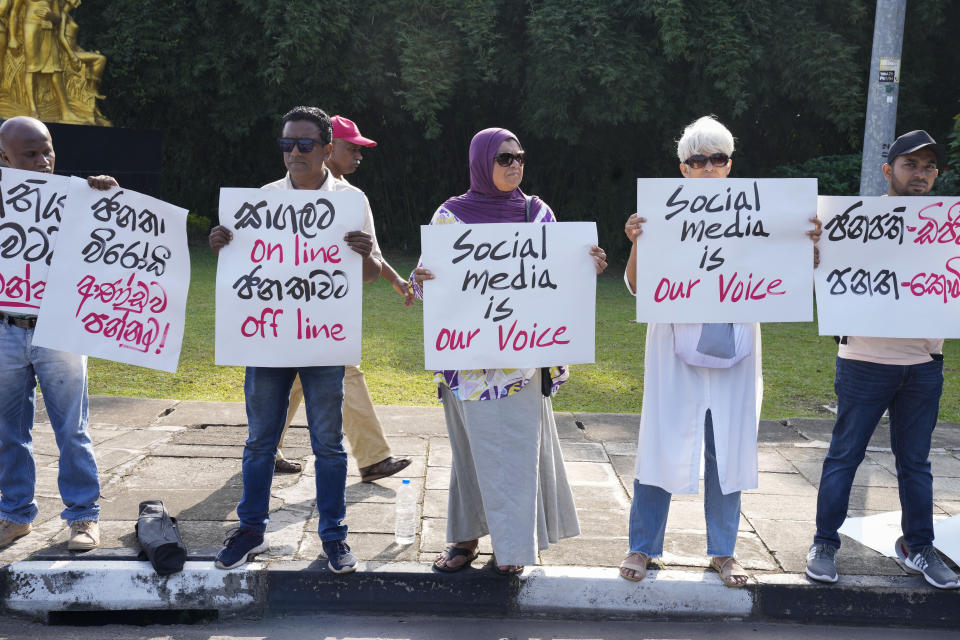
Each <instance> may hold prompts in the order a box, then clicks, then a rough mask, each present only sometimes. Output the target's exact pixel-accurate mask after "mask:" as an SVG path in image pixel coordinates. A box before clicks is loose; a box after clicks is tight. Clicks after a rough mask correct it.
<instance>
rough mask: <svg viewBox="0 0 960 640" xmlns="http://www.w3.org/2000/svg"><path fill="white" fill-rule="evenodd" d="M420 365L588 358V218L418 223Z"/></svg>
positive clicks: (592, 288)
mask: <svg viewBox="0 0 960 640" xmlns="http://www.w3.org/2000/svg"><path fill="white" fill-rule="evenodd" d="M420 239H421V247H422V251H423V255H422V260H423V266H424V267H426V268H427V269H429V270H430V271H431V272H433V274H434V279H433V280H428V281H426V282H424V294H423V327H424V335H423V342H424V352H425V358H424V359H425V365H426V367H427V368H428V369H434V370H438V369H492V368H514V367H517V368H528V367H544V366H552V365H560V364H577V363H584V362H593V360H594V310H595V306H596V270H595V267H594V262H593V258H592V257H591V256H590V254H589V250H590V246H591V245H595V244H596V243H597V227H596V224H594V223H592V222H552V223H504V224H474V225H462V224H447V225H433V226H423V227H421V228H420Z"/></svg>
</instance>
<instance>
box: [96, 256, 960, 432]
mask: <svg viewBox="0 0 960 640" xmlns="http://www.w3.org/2000/svg"><path fill="white" fill-rule="evenodd" d="M192 258H193V268H192V274H191V282H190V295H189V299H188V301H187V329H186V334H185V336H184V341H183V350H182V352H181V354H180V367H179V369H178V370H177V372H176V373H173V374H171V373H166V372H163V371H155V370H152V369H143V368H141V367H135V366H131V365H124V364H119V363H116V362H109V361H106V360H98V359H91V361H90V393H92V394H102V395H120V396H139V397H149V398H177V399H180V400H242V399H243V369H242V368H240V367H218V366H215V365H214V364H213V346H214V337H213V336H214V283H215V280H216V268H217V261H216V257H215V256H214V255H213V253H212V252H211V251H209V250H207V249H194V250H193V252H192ZM388 259H389V261H390V263H391V264H392V265H393V266H394V268H395V269H396V270H397V271H398V272H399V273H401V274H406V273H409V272H410V270H411V269H412V268H413V266H414V263H415V260H416V259H415V258H414V257H408V256H401V255H388ZM611 272H612V273H610V274H609V275H604V276H603V277H601V278H600V280H599V283H598V286H597V336H596V344H597V355H596V357H597V361H596V362H595V363H594V364H588V365H577V366H574V367H573V371H572V374H571V378H570V382H568V383H567V384H565V385H564V386H563V387H562V388H561V390H560V392H559V394H558V395H557V397H556V399H555V401H554V406H555V407H556V408H557V409H559V410H563V411H599V412H618V413H620V412H627V413H638V412H639V411H640V401H641V398H642V396H643V341H644V333H645V325H640V324H637V323H636V322H634V321H633V318H634V315H635V314H634V306H633V305H634V299H633V297H632V296H631V295H629V293H628V292H627V291H626V289H625V288H624V285H623V281H622V279H621V274H622V272H621V271H619V270H617V269H616V268H615V267H613V268H611ZM363 323H364V332H363V333H364V337H363V363H362V367H363V370H364V372H365V373H366V377H367V386H368V387H369V389H370V393H371V395H372V396H373V401H374V402H375V403H377V404H405V405H433V404H435V403H436V387H435V386H434V385H433V383H432V375H431V373H430V372H428V371H426V370H424V368H423V313H422V307H421V306H420V305H419V304H417V305H415V306H413V307H409V308H405V307H403V305H402V303H401V300H400V296H398V295H397V294H396V293H394V291H393V289H392V288H391V287H390V285H389V284H387V283H386V282H385V281H384V280H379V281H378V282H377V283H376V284H373V285H366V286H365V287H364V297H363ZM958 344H960V343H958V342H956V341H948V342H947V344H946V346H945V348H944V353H945V357H946V360H945V363H946V366H945V367H944V373H945V378H946V380H945V384H944V394H943V399H942V401H941V404H940V417H941V419H942V420H948V421H951V422H960V394H958V391H960V378H958V376H957V375H956V367H954V366H953V365H954V363H956V362H957V358H958V356H960V347H958ZM835 357H836V345H835V344H834V342H833V339H832V338H830V337H828V336H818V335H817V328H816V324H815V323H813V322H792V323H768V324H764V325H763V365H764V366H763V373H764V398H763V417H764V418H770V419H777V418H785V417H791V416H818V415H825V414H826V412H825V411H824V410H823V409H821V408H820V407H821V406H822V405H824V404H826V403H828V402H830V401H832V400H833V399H834V395H833V374H834V359H835Z"/></svg>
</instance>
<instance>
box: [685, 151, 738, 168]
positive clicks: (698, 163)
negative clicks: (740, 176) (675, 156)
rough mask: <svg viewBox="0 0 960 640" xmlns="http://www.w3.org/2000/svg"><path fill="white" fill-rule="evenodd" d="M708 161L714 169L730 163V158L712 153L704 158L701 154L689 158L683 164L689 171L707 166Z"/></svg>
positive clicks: (722, 154) (723, 154)
mask: <svg viewBox="0 0 960 640" xmlns="http://www.w3.org/2000/svg"><path fill="white" fill-rule="evenodd" d="M708 160H709V161H710V164H712V165H713V166H715V167H725V166H727V163H728V162H730V156H728V155H727V154H725V153H714V154H713V155H710V156H705V155H703V154H702V153H698V154H695V155H692V156H690V157H689V158H687V159H686V160H684V161H683V163H684V164H685V165H687V166H689V167H690V168H691V169H703V168H704V167H705V166H707V161H708Z"/></svg>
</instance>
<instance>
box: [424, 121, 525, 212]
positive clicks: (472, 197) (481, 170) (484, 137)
mask: <svg viewBox="0 0 960 640" xmlns="http://www.w3.org/2000/svg"><path fill="white" fill-rule="evenodd" d="M510 139H513V140H517V136H515V135H513V134H512V133H510V132H509V131H507V130H506V129H499V128H491V129H484V130H483V131H480V132H479V133H477V135H475V136H473V140H471V141H470V189H469V190H468V191H467V192H466V193H464V194H463V195H459V196H456V197H453V198H450V199H449V200H447V201H446V202H444V203H443V206H444V207H445V208H446V209H447V210H448V211H450V212H451V213H452V214H453V215H455V216H457V218H459V219H460V221H461V222H463V223H465V224H479V223H483V222H524V221H526V197H525V196H524V194H523V192H522V191H520V187H517V188H516V189H514V190H513V191H501V190H500V189H498V188H497V185H495V184H493V157H494V156H495V155H497V150H498V149H500V145H501V144H503V141H504V140H510ZM519 142H520V141H519V140H517V143H518V144H519ZM530 200H531V202H530V220H533V219H534V218H536V215H537V211H539V209H540V205H541V201H540V199H539V198H537V197H536V196H531V198H530Z"/></svg>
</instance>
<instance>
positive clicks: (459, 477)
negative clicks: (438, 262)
mask: <svg viewBox="0 0 960 640" xmlns="http://www.w3.org/2000/svg"><path fill="white" fill-rule="evenodd" d="M525 160H526V156H525V154H524V151H523V148H522V147H521V146H520V142H519V140H518V139H517V137H516V136H515V135H514V134H512V133H511V132H509V131H507V130H506V129H499V128H493V129H484V130H483V131H480V132H479V133H477V134H476V135H475V136H474V137H473V140H472V141H471V142H470V189H469V190H468V191H467V192H466V193H464V194H463V195H460V196H457V197H454V198H450V199H449V200H447V201H446V202H444V203H443V204H442V205H441V206H440V207H439V208H438V209H437V211H436V213H434V214H433V218H432V219H431V220H430V224H484V223H489V222H540V223H547V222H555V220H556V219H555V218H554V216H553V211H551V210H550V207H549V206H547V204H546V203H545V202H543V201H542V200H540V199H539V198H537V197H536V196H526V195H525V194H524V193H523V192H522V191H521V190H520V181H521V180H522V179H523V169H524V163H525ZM590 255H591V256H592V257H593V261H594V265H595V268H596V272H597V273H600V272H602V271H603V270H604V269H606V266H607V263H606V254H605V253H604V252H603V250H602V249H600V248H599V247H596V246H593V247H591V248H590ZM412 279H413V281H414V289H415V291H416V293H417V295H418V297H422V295H423V290H422V288H421V286H420V285H421V284H422V283H423V281H424V280H431V279H433V274H432V273H431V272H430V271H429V269H426V268H425V267H424V266H423V265H422V264H421V265H418V266H417V268H416V269H415V270H414V272H413V274H412ZM547 371H549V374H550V379H549V380H548V379H547V378H546V373H547ZM568 375H569V374H568V371H567V368H566V367H551V368H549V369H540V368H536V367H534V368H529V369H476V370H470V371H465V370H461V371H436V372H435V373H434V380H435V381H436V382H437V386H438V390H439V395H440V399H441V401H442V402H443V408H444V415H445V417H446V422H447V432H448V433H449V435H450V448H451V450H452V462H451V467H450V491H449V496H448V502H447V540H448V541H450V542H451V544H450V545H449V546H448V547H447V548H446V549H445V550H444V551H443V552H442V553H441V554H440V555H439V556H437V558H436V560H435V561H434V565H433V566H434V569H436V570H437V571H443V572H452V571H459V570H461V569H463V568H464V567H466V566H468V565H469V564H470V563H471V562H472V561H473V560H474V559H476V557H477V550H478V547H479V539H480V538H481V537H483V536H485V535H488V534H489V535H490V540H491V544H492V547H493V556H494V559H493V561H492V564H493V567H494V570H495V571H497V573H500V574H503V575H511V574H515V573H520V572H521V571H523V567H524V565H528V564H533V563H535V562H536V561H537V554H538V552H539V551H541V550H543V549H546V548H547V547H548V546H549V545H550V543H552V542H557V541H559V540H562V539H563V538H569V537H572V536H575V535H578V534H579V533H580V525H579V523H578V521H577V512H576V507H575V506H574V502H573V493H572V492H571V490H570V485H569V483H568V482H567V475H566V470H565V469H564V465H563V456H562V454H561V452H560V439H559V437H558V436H557V425H556V422H554V417H553V405H552V403H551V399H550V398H551V394H552V393H553V392H555V391H556V390H557V388H559V386H560V385H561V384H563V383H564V382H565V381H566V380H567V378H568Z"/></svg>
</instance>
